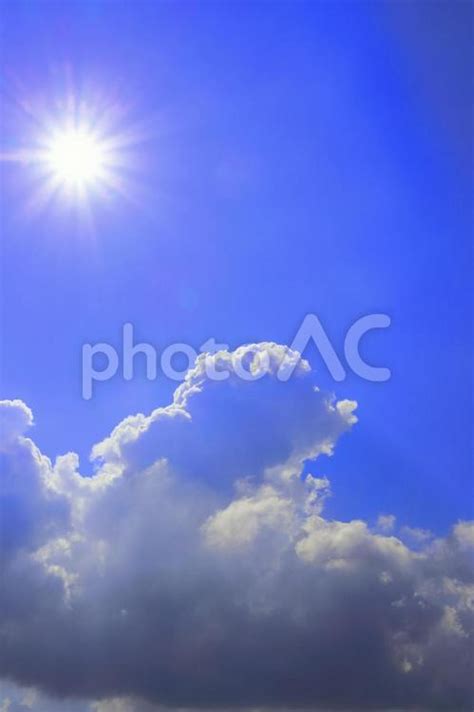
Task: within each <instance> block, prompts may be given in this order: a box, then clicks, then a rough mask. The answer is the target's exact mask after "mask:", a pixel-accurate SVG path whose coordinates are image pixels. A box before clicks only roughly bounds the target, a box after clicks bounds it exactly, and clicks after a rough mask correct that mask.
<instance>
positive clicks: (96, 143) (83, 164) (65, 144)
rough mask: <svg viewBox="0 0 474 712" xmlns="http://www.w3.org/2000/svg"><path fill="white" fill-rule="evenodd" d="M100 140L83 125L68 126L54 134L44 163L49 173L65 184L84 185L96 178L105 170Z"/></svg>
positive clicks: (104, 153)
mask: <svg viewBox="0 0 474 712" xmlns="http://www.w3.org/2000/svg"><path fill="white" fill-rule="evenodd" d="M106 162H107V161H106V151H105V147H104V145H103V143H101V141H100V140H99V139H98V138H97V137H96V136H94V134H93V133H91V132H89V131H87V130H86V129H72V130H69V131H64V132H61V133H58V134H56V135H54V136H53V137H52V139H51V143H50V145H49V146H48V150H47V155H46V163H47V166H48V168H49V169H50V171H51V173H52V175H53V177H54V178H55V179H56V180H57V181H59V182H60V183H64V184H67V185H69V186H76V187H85V186H86V185H89V184H91V183H94V182H96V181H97V180H100V179H101V178H102V177H103V176H104V172H105V170H106Z"/></svg>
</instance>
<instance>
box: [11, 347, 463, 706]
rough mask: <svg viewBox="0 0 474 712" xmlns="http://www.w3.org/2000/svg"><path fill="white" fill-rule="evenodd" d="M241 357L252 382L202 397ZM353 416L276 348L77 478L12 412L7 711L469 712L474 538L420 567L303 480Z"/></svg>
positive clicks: (126, 434)
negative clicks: (327, 510)
mask: <svg viewBox="0 0 474 712" xmlns="http://www.w3.org/2000/svg"><path fill="white" fill-rule="evenodd" d="M236 353H237V356H238V359H239V363H241V364H242V366H243V368H245V369H246V370H247V372H248V373H251V375H252V378H249V379H242V378H239V377H238V376H237V375H236V374H235V372H232V373H230V375H229V377H227V378H225V379H223V380H219V381H216V380H213V379H211V378H209V376H208V374H209V372H210V370H209V369H210V368H212V369H214V370H215V371H219V372H223V371H224V370H225V369H226V368H227V367H228V366H229V365H230V363H231V362H235V357H236ZM282 362H286V363H288V362H291V363H292V364H293V365H295V364H296V366H297V367H296V370H295V373H294V375H293V377H292V378H291V379H289V380H288V381H285V382H282V381H280V380H279V379H278V378H277V377H276V376H277V373H278V370H279V368H280V367H281V365H282ZM355 407H356V404H355V403H353V402H352V401H336V400H335V398H334V397H332V396H330V395H328V394H325V393H323V392H322V391H320V390H319V389H318V388H317V387H316V385H315V382H314V376H313V374H312V372H311V370H310V368H309V365H308V364H307V363H306V362H305V361H303V360H298V355H297V354H295V353H293V352H291V351H290V350H289V349H288V348H286V347H283V346H279V345H276V344H272V343H264V344H256V345H251V346H246V347H241V348H240V349H239V350H238V351H237V352H234V354H231V353H228V352H220V353H219V354H215V355H213V356H201V357H199V359H198V361H197V363H196V365H195V367H194V368H193V369H192V370H191V371H190V372H189V374H188V376H187V378H186V380H185V382H184V383H183V384H182V385H181V386H180V387H179V388H178V389H177V390H176V392H175V396H174V399H173V402H172V403H171V404H170V405H169V406H167V407H163V408H158V409H156V410H155V411H153V412H152V413H151V414H150V415H144V414H138V415H135V416H131V417H129V418H126V419H125V420H124V421H122V422H121V423H119V425H118V426H117V427H116V428H115V429H114V431H113V432H112V433H111V434H110V436H109V437H108V438H106V439H105V440H104V441H102V442H101V443H98V444H97V445H95V446H94V447H93V448H92V458H93V459H94V462H95V474H94V476H93V477H84V476H82V475H81V473H80V467H79V462H78V458H77V456H76V455H74V454H73V453H69V454H67V455H65V456H63V457H61V458H58V459H57V461H56V462H55V463H52V462H50V460H49V459H48V458H47V457H45V456H44V455H43V454H42V453H40V451H39V450H38V448H37V447H36V446H35V444H34V443H33V441H32V440H30V439H29V438H27V437H26V436H25V428H27V427H28V426H29V425H31V423H32V415H31V412H30V411H29V410H28V408H27V407H26V406H25V405H24V404H23V403H21V402H20V401H6V402H5V401H4V402H2V403H0V414H1V415H0V417H1V418H2V419H4V420H2V421H1V422H2V423H3V422H5V423H6V427H5V429H4V430H5V432H4V439H3V442H2V445H1V453H2V489H1V498H2V500H1V506H2V511H5V512H6V513H7V515H6V518H5V521H4V522H2V548H3V549H4V550H5V556H3V558H2V567H3V569H2V580H3V581H4V586H2V587H1V588H0V605H1V610H2V614H1V615H2V618H1V621H0V638H1V640H0V671H1V674H2V675H3V676H4V677H5V679H7V680H9V681H10V682H9V683H8V684H9V685H10V687H9V688H8V689H7V693H6V694H5V695H4V697H3V699H2V697H1V696H0V704H3V706H4V708H5V709H7V710H9V712H16V710H18V711H21V712H23V709H24V708H25V699H24V698H21V695H22V694H24V693H23V692H21V693H20V692H18V690H19V689H23V688H34V690H36V692H35V693H34V695H37V697H36V698H35V697H34V696H33V697H30V698H28V699H27V702H28V704H30V709H33V710H35V709H36V710H38V712H42V710H43V707H44V706H45V704H46V703H45V702H44V700H45V699H56V700H60V702H58V703H56V702H54V703H51V706H50V707H49V708H48V712H49V710H50V709H51V710H54V709H55V707H54V706H53V704H54V705H55V704H59V705H62V707H60V709H61V710H62V712H69V709H70V710H71V712H76V710H77V711H78V712H83V711H84V712H86V711H87V712H119V711H120V712H124V711H125V710H126V712H149V710H167V709H176V708H180V709H188V710H209V709H216V710H221V711H222V712H223V711H224V710H226V709H236V708H243V709H246V710H252V709H257V708H258V709H259V710H274V709H280V710H284V709H285V710H296V709H299V710H303V709H307V710H313V711H314V710H326V709H327V710H329V709H347V710H356V709H363V710H369V709H386V710H388V709H394V708H400V709H408V708H415V707H416V708H420V709H423V708H426V709H429V710H434V709H447V710H453V709H456V710H463V709H466V710H467V709H470V706H471V705H470V702H471V688H470V651H471V650H472V634H473V608H474V588H473V585H474V582H473V572H472V561H471V559H470V556H471V553H470V552H471V551H472V525H471V524H470V523H468V522H459V523H458V524H457V525H455V527H454V529H453V531H452V533H451V534H450V535H449V536H448V537H447V538H445V539H436V538H431V537H430V538H426V539H424V538H421V540H420V541H418V543H417V546H416V547H414V548H410V546H409V543H404V542H403V541H402V540H401V539H400V538H398V537H396V536H395V535H394V534H393V531H392V530H393V529H394V525H395V520H394V519H393V521H392V519H390V518H388V517H385V519H384V520H382V519H379V522H378V526H377V527H376V528H375V530H372V529H371V528H370V526H369V525H368V524H367V523H366V522H363V521H359V520H354V521H348V522H338V521H331V520H328V519H327V518H325V517H324V503H325V500H326V498H327V497H328V496H329V494H330V484H329V482H328V480H327V479H326V478H324V477H322V476H315V475H307V474H303V472H305V473H306V472H307V469H308V466H307V463H308V462H314V461H315V460H317V458H319V457H320V456H322V455H326V456H330V455H331V454H332V453H333V450H334V447H335V444H336V442H337V440H338V439H339V437H340V436H341V435H342V434H344V433H345V432H347V431H349V430H350V429H351V428H352V426H353V425H354V424H355V422H356V417H355V415H354V410H355ZM316 466H317V464H316V465H315V467H316ZM31 694H33V693H31ZM44 695H47V696H49V697H44ZM8 701H9V702H8ZM8 705H9V706H8ZM14 705H16V706H14ZM22 705H23V706H22ZM27 708H28V707H27ZM0 709H1V707H0Z"/></svg>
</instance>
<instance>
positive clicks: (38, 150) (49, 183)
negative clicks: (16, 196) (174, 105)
mask: <svg viewBox="0 0 474 712" xmlns="http://www.w3.org/2000/svg"><path fill="white" fill-rule="evenodd" d="M89 94H90V97H91V98H90V99H89V100H88V99H87V92H86V95H84V96H82V95H81V94H80V93H79V92H77V91H75V90H74V88H73V87H72V88H69V89H67V90H65V92H64V95H63V96H61V97H59V98H58V97H52V99H51V104H50V106H48V107H46V106H43V105H41V106H35V104H31V106H30V105H28V112H26V110H25V121H24V125H22V126H21V129H22V133H21V134H19V136H18V138H17V143H16V145H15V146H14V147H13V148H12V149H9V150H7V151H5V150H2V147H1V146H0V161H1V162H4V161H8V162H13V163H17V164H18V165H19V166H21V167H22V169H23V173H24V184H23V185H24V196H25V200H24V208H23V209H24V212H25V214H27V215H28V216H30V215H31V216H37V215H38V214H40V213H41V212H43V211H44V210H51V211H53V213H55V212H56V211H57V210H63V209H64V211H65V212H66V213H67V214H68V215H72V214H74V215H75V217H77V218H81V224H82V222H85V223H87V224H88V225H89V224H92V223H93V213H94V212H95V211H97V210H99V209H101V206H102V209H107V210H108V209H110V208H111V207H112V206H118V205H119V204H121V203H122V202H123V201H127V203H130V204H134V205H139V206H140V208H142V203H143V202H144V200H143V195H145V192H144V186H143V179H142V176H141V172H140V171H141V165H142V164H141V161H142V156H143V148H142V144H143V142H144V141H147V140H148V139H149V136H150V135H151V133H152V132H151V131H150V129H149V128H148V122H147V120H146V119H143V118H140V120H138V118H137V116H135V117H134V116H133V114H132V112H131V111H130V107H127V106H126V105H125V104H124V103H123V101H122V100H121V99H120V98H118V97H116V96H114V95H111V96H107V95H106V94H104V95H101V93H100V92H99V91H96V92H93V91H92V90H91V91H89ZM71 208H72V209H73V211H72V212H71ZM82 217H83V218H84V220H82Z"/></svg>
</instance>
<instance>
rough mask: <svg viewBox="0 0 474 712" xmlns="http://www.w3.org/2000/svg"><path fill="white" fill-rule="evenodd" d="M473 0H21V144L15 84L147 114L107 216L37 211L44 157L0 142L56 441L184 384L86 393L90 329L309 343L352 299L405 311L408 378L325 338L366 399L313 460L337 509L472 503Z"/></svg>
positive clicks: (39, 387)
mask: <svg viewBox="0 0 474 712" xmlns="http://www.w3.org/2000/svg"><path fill="white" fill-rule="evenodd" d="M458 10H459V7H458V5H457V4H454V6H453V7H452V8H451V9H450V10H447V9H446V8H445V9H444V10H443V11H442V10H441V8H440V7H439V6H438V5H437V4H427V5H425V4H419V5H416V4H415V5H413V6H410V7H408V6H402V5H401V4H375V3H371V4H370V3H369V4H365V3H359V4H357V6H356V5H354V6H350V5H348V4H345V3H344V4H339V3H334V4H328V3H323V4H320V5H318V4H311V3H310V4H304V3H302V4H299V5H298V8H297V9H296V8H294V7H291V6H290V5H289V4H284V3H283V4H274V5H273V6H272V9H271V12H270V11H269V10H268V8H267V7H266V5H264V4H262V5H259V4H251V5H244V4H226V5H225V6H224V5H220V4H214V3H209V4H204V5H200V6H198V5H196V4H194V3H177V4H173V3H169V4H168V3H159V4H152V3H150V4H142V5H141V6H140V7H139V9H138V10H137V9H136V8H134V6H133V5H132V4H128V3H113V4H112V3H68V4H67V5H64V4H62V3H60V4H57V3H47V4H41V5H40V4H36V5H35V4H33V3H23V2H19V3H15V4H10V5H9V6H8V12H7V13H6V18H5V20H6V22H5V21H4V29H3V42H2V44H3V50H2V61H3V66H4V79H3V93H4V97H6V99H5V103H6V110H5V112H4V114H3V117H2V132H3V142H4V145H5V143H6V144H7V146H8V147H10V148H11V147H14V146H18V145H28V143H29V142H30V141H32V140H34V138H35V131H36V132H37V126H35V121H34V119H32V118H31V117H28V116H27V114H26V113H25V112H24V111H22V109H21V107H20V106H19V104H20V102H21V101H24V100H25V99H26V100H29V101H30V102H33V101H34V100H38V99H40V100H41V103H42V105H43V106H47V105H48V102H51V105H54V106H56V104H57V103H58V100H59V101H60V100H61V98H62V97H61V92H64V91H65V90H66V88H68V87H71V86H72V87H73V88H74V90H75V91H76V92H78V93H80V94H81V96H83V97H84V99H85V101H89V102H90V101H95V100H96V99H97V97H99V99H100V101H101V102H102V103H104V104H105V105H106V103H107V101H108V99H109V97H110V96H111V95H113V96H114V97H115V99H116V100H117V101H119V102H121V103H122V104H123V106H124V107H126V109H125V110H124V116H125V118H124V119H123V122H124V123H125V124H126V123H127V121H128V122H129V123H130V125H131V126H135V125H137V123H140V124H144V125H145V127H146V131H145V134H146V137H145V138H144V139H143V142H142V143H141V144H140V145H139V146H138V147H137V148H136V152H135V156H134V162H133V165H132V167H131V169H130V170H131V171H132V172H133V175H134V180H135V182H136V184H137V185H138V186H139V188H140V191H143V192H140V195H139V198H138V201H137V202H136V203H133V202H131V201H129V200H127V197H125V198H124V197H122V196H120V197H115V198H113V199H112V200H111V201H109V203H111V204H107V205H104V204H102V203H101V201H100V200H96V201H95V204H94V219H95V227H94V230H93V234H92V235H91V234H90V233H87V234H85V233H86V231H85V230H84V228H83V226H81V225H79V226H78V220H77V216H75V215H72V214H71V210H70V206H65V205H63V204H61V201H60V200H59V201H56V203H53V205H52V206H49V207H48V208H47V209H45V210H44V211H43V212H42V213H41V214H40V215H39V216H38V215H35V216H33V217H31V216H28V215H27V214H26V213H27V210H26V203H27V198H28V190H29V189H30V190H31V188H30V183H29V181H30V179H31V176H28V175H27V174H28V170H27V169H26V168H25V166H24V165H20V166H18V165H12V164H6V165H5V164H4V165H3V166H2V182H3V186H4V198H3V206H2V227H3V235H4V240H3V245H4V246H3V291H2V294H3V306H4V313H3V353H2V374H3V375H2V385H3V392H4V395H5V396H6V397H11V398H14V397H20V398H22V399H23V400H25V401H26V402H27V403H29V404H30V406H31V407H32V408H33V409H34V412H35V414H36V428H35V438H36V439H37V441H38V443H39V444H40V445H41V447H42V448H43V449H44V450H45V452H47V453H49V454H50V455H51V456H55V455H56V454H59V453H61V452H65V451H67V450H70V449H73V450H75V451H78V452H79V453H80V454H81V457H82V458H83V459H84V460H86V458H87V456H88V452H89V449H90V445H91V443H92V442H95V441H97V440H98V439H100V438H102V437H103V436H104V435H105V434H106V433H107V432H108V431H109V430H110V428H111V427H113V425H114V424H115V423H116V422H117V421H118V420H119V419H121V418H122V417H124V416H125V415H127V414H129V413H134V412H138V411H143V412H148V411H149V410H150V409H151V408H152V407H154V406H156V405H157V404H164V403H166V402H167V400H168V398H169V395H170V393H171V392H172V390H173V386H174V384H172V383H169V382H166V381H165V379H163V378H161V379H160V378H158V380H157V381H156V382H155V383H152V384H150V383H149V382H148V381H146V380H145V379H144V378H143V377H142V378H140V377H139V376H137V377H136V378H135V379H134V381H133V382H131V383H125V382H124V381H123V380H122V379H120V377H119V376H117V377H116V378H115V379H113V380H112V381H110V382H109V383H106V384H102V385H100V386H99V387H98V388H97V389H96V395H95V397H94V399H93V401H91V402H84V401H83V400H82V399H81V392H80V349H81V345H82V343H84V342H91V343H94V342H96V341H100V340H106V341H109V342H111V343H115V344H117V345H118V343H119V338H120V329H121V326H122V324H123V323H125V322H126V321H131V322H133V324H134V325H135V331H136V334H137V338H140V339H145V340H147V341H150V342H152V343H153V344H156V346H157V348H163V347H164V346H166V345H168V344H169V343H172V342H173V341H183V342H186V343H190V344H193V345H195V346H196V347H197V346H199V345H200V344H201V343H203V342H204V341H205V340H206V339H207V338H209V337H210V336H215V337H216V338H217V339H218V340H221V341H223V342H226V343H229V344H230V345H231V346H233V347H235V346H237V345H239V344H240V343H245V342H252V341H261V340H274V341H276V342H282V343H290V342H291V340H292V338H293V336H294V334H295V332H296V330H297V328H298V326H299V324H300V323H301V320H302V318H303V316H304V315H305V314H306V313H309V312H313V313H316V314H317V315H318V316H319V318H320V319H321V321H322V322H323V324H324V326H325V328H326V329H327V331H328V333H329V335H330V336H331V338H332V339H333V341H334V344H335V346H336V347H338V348H339V349H341V348H342V342H343V336H344V333H345V331H346V329H347V328H348V326H349V325H350V324H351V323H352V322H353V321H354V320H355V319H356V318H358V317H359V316H361V315H363V314H366V313H371V312H385V313H387V314H389V315H390V316H391V318H392V326H391V329H390V333H383V334H381V335H377V336H373V337H369V338H368V339H367V342H366V351H367V358H368V359H369V360H370V358H371V357H372V360H373V361H374V362H375V361H376V360H377V359H379V362H380V361H383V362H385V363H386V364H387V365H388V366H389V367H390V368H391V370H392V373H393V376H392V379H391V381H390V382H389V383H384V384H370V383H365V382H362V381H361V380H360V379H358V378H357V377H355V376H349V377H348V379H347V381H346V382H345V383H343V384H332V383H331V380H330V376H329V374H328V373H327V371H326V369H325V366H324V364H323V363H322V362H320V361H318V354H317V352H316V351H314V352H313V353H311V352H309V353H308V357H309V358H310V360H311V361H312V363H313V364H314V366H315V367H316V368H317V369H318V371H319V372H320V380H321V383H322V385H325V386H328V387H329V388H334V389H335V390H336V391H337V394H338V395H344V396H347V397H351V398H355V399H356V400H357V401H359V404H360V406H359V407H360V415H361V418H360V421H361V422H360V424H359V426H358V429H357V433H356V434H355V435H354V436H353V437H351V438H349V439H347V440H346V441H343V442H342V443H341V445H340V451H339V453H338V458H337V461H336V460H334V461H333V462H327V463H326V462H324V463H321V465H320V466H319V467H320V468H324V470H325V471H326V472H327V473H328V474H330V475H331V476H332V477H333V480H334V486H335V487H336V488H337V492H338V501H337V505H336V503H334V507H335V510H334V514H337V515H338V516H348V514H349V512H351V513H354V512H356V513H357V514H359V515H360V516H365V517H367V516H369V517H370V516H372V515H373V514H374V512H375V511H379V510H382V511H386V510H390V511H392V510H396V511H397V513H399V515H400V516H401V517H402V518H403V519H406V520H407V522H409V523H414V520H415V518H416V520H417V522H418V523H419V524H421V525H423V526H427V527H434V528H436V529H440V530H441V531H443V530H444V529H445V528H446V527H447V526H448V525H449V523H450V522H451V521H452V519H453V517H465V516H467V515H468V514H469V503H468V498H467V497H466V494H467V491H468V486H469V484H468V483H469V477H470V467H471V464H472V460H471V456H472V454H471V448H470V439H471V437H470V436H471V415H472V404H471V398H472V389H471V362H472V343H471V336H472V334H471V325H472V320H471V300H470V296H469V293H470V286H471V281H470V269H471V261H470V244H469V228H470V224H469V220H470V216H469V188H470V178H469V160H468V157H467V156H466V140H467V139H468V131H469V129H468V116H469V111H468V101H469V88H470V86H469V85H470V81H471V77H470V74H469V67H468V64H466V63H465V59H466V56H467V54H466V53H467V51H468V39H469V30H468V28H466V26H465V23H464V22H463V15H462V12H459V11H458ZM417 28H418V29H417ZM447 29H448V30H449V33H448V32H447ZM137 44H138V45H139V51H137ZM79 222H80V221H79ZM142 376H143V374H142ZM65 413H67V418H65V417H64V414H65Z"/></svg>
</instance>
